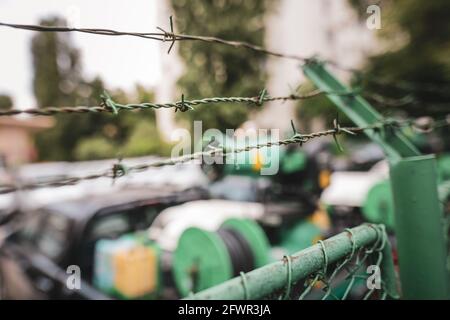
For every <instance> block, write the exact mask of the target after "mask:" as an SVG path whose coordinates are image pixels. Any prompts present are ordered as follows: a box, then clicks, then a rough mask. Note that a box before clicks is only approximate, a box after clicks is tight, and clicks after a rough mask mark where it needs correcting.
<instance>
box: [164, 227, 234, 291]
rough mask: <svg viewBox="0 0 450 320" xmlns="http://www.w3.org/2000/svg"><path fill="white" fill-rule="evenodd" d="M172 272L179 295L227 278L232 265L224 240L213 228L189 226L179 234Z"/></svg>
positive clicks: (198, 289) (231, 271)
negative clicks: (211, 230)
mask: <svg viewBox="0 0 450 320" xmlns="http://www.w3.org/2000/svg"><path fill="white" fill-rule="evenodd" d="M172 272H173V276H174V280H175V284H176V287H177V288H178V291H179V293H180V295H181V296H182V297H185V296H187V295H188V294H189V293H191V292H197V291H200V290H203V289H206V288H209V287H211V286H213V285H216V284H218V283H221V282H223V281H226V280H228V279H230V278H231V277H232V276H233V268H232V265H231V261H230V257H229V254H228V252H227V248H226V247H225V244H224V243H223V242H222V241H221V239H220V238H219V236H218V235H217V234H215V233H214V232H209V231H206V230H202V229H199V228H189V229H187V230H186V231H184V232H183V234H182V235H181V237H180V239H179V241H178V246H177V249H176V250H175V252H174V256H173V266H172Z"/></svg>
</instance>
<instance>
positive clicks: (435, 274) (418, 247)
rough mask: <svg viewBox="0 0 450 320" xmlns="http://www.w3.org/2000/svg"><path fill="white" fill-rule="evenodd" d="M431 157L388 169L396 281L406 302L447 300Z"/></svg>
mask: <svg viewBox="0 0 450 320" xmlns="http://www.w3.org/2000/svg"><path fill="white" fill-rule="evenodd" d="M436 181H437V169H436V159H435V157H434V156H432V155H429V156H421V157H411V158H406V159H402V160H401V161H400V162H398V163H396V164H395V165H393V166H392V167H391V183H392V192H393V197H394V205H395V223H396V236H397V243H398V256H399V265H400V271H401V272H400V279H401V283H402V291H403V295H404V297H405V298H406V299H448V298H450V296H449V292H450V291H449V285H450V283H449V275H448V271H447V269H446V262H447V248H446V241H445V235H444V232H443V221H444V217H443V212H442V208H441V206H440V202H439V198H438V188H437V183H436Z"/></svg>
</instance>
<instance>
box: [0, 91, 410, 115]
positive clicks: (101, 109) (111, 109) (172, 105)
mask: <svg viewBox="0 0 450 320" xmlns="http://www.w3.org/2000/svg"><path fill="white" fill-rule="evenodd" d="M356 94H358V92H357V91H349V92H325V91H322V90H318V89H316V90H312V91H310V92H307V93H304V94H298V93H293V94H290V95H287V96H274V97H272V96H270V95H268V94H267V92H266V91H265V90H262V91H261V92H260V94H259V95H258V96H254V97H208V98H202V99H195V100H185V99H184V95H182V99H181V100H180V101H176V102H167V103H154V102H144V103H129V104H121V103H118V102H115V101H114V100H113V99H112V98H111V96H110V95H108V94H107V93H106V92H105V93H104V94H103V95H102V96H101V100H102V102H101V104H100V105H99V106H61V107H56V106H55V107H41V108H30V109H8V110H0V117H1V116H15V115H19V114H28V115H33V116H53V115H55V114H61V113H64V114H74V113H75V114H85V113H105V112H106V113H114V114H117V113H119V112H120V111H140V110H148V109H155V110H157V109H174V110H175V112H176V111H181V112H186V111H191V110H194V107H195V106H199V105H208V104H217V103H230V104H248V105H255V106H262V105H263V104H264V103H266V102H277V101H280V102H286V101H299V100H306V99H311V98H314V97H318V96H321V95H339V96H354V95H356ZM365 96H367V97H369V98H370V97H372V94H367V95H365ZM373 97H374V99H377V101H378V102H380V103H381V102H382V103H383V104H384V105H388V106H399V105H402V104H404V103H406V102H407V101H408V99H407V97H406V98H405V99H391V98H386V99H384V98H383V97H382V96H380V95H376V96H373Z"/></svg>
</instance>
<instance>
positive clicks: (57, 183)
mask: <svg viewBox="0 0 450 320" xmlns="http://www.w3.org/2000/svg"><path fill="white" fill-rule="evenodd" d="M362 130H364V128H343V127H340V126H339V125H337V126H335V128H334V129H329V130H324V131H318V132H313V133H307V134H306V133H305V134H302V133H298V132H295V133H294V135H293V136H292V137H290V138H288V139H283V140H278V141H273V142H272V141H271V142H266V143H260V144H255V145H249V146H245V147H241V148H234V149H229V148H227V147H221V146H219V147H213V146H211V145H209V146H207V147H208V150H205V151H201V152H196V153H192V154H187V155H184V156H180V157H173V158H168V159H163V160H158V161H153V162H150V163H143V164H138V165H133V166H126V165H125V164H123V163H122V162H119V163H116V164H114V165H113V167H112V168H110V169H107V170H104V171H101V172H98V173H93V174H88V175H84V176H66V177H57V178H55V179H52V178H47V179H46V180H45V181H37V182H33V183H27V182H24V183H20V184H15V185H0V194H3V193H10V192H15V191H20V190H30V189H37V188H46V187H61V186H67V185H74V184H77V183H79V182H81V181H88V180H95V179H99V178H111V179H113V180H115V179H117V178H120V177H122V176H125V175H127V174H129V173H138V172H143V171H146V170H148V169H150V168H157V167H163V166H168V165H176V164H181V163H186V162H189V161H192V160H196V159H201V158H203V157H216V156H223V157H227V156H231V155H234V154H237V153H241V152H247V151H250V150H255V149H261V148H265V147H273V146H285V145H289V144H299V145H303V144H304V143H307V142H309V141H310V140H312V139H316V138H320V137H325V136H334V137H335V136H337V135H340V134H355V133H357V132H361V131H362Z"/></svg>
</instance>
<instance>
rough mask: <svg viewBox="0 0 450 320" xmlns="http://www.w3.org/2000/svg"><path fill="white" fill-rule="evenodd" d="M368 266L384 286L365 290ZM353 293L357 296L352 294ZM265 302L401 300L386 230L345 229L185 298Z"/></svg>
mask: <svg viewBox="0 0 450 320" xmlns="http://www.w3.org/2000/svg"><path fill="white" fill-rule="evenodd" d="M368 265H374V266H377V267H379V271H380V274H379V275H380V280H381V281H380V282H379V283H380V286H379V287H378V288H375V287H372V288H369V287H368V286H367V285H366V281H367V280H366V279H367V278H368V277H369V276H372V275H373V273H370V274H368V273H367V272H366V269H365V268H363V266H368ZM375 269H376V268H375ZM343 273H345V276H343ZM357 287H359V288H357ZM355 289H357V290H355ZM361 289H364V290H363V291H365V292H361V291H362V290H361ZM338 291H339V292H338ZM352 291H357V293H354V294H353V295H351V293H352ZM264 298H266V299H267V298H268V299H346V298H358V299H370V298H380V299H385V298H389V299H397V298H399V294H398V291H397V280H396V274H395V270H394V264H393V261H392V254H391V246H390V244H389V241H388V239H387V236H386V232H385V229H384V226H383V225H373V224H364V225H361V226H358V227H355V228H352V229H346V231H345V232H343V233H340V234H338V235H336V236H333V237H331V238H329V239H327V240H325V241H319V243H317V244H315V245H313V246H311V247H309V248H307V249H305V250H302V251H300V252H298V253H295V254H293V255H291V256H286V257H284V258H283V259H282V260H281V261H277V262H274V263H271V264H269V265H266V266H264V267H261V268H258V269H255V270H253V271H251V272H248V273H241V276H240V277H236V278H234V279H231V280H229V281H226V282H224V283H222V284H219V285H217V286H215V287H212V288H209V289H206V290H204V291H201V292H198V293H196V294H191V295H190V296H189V297H188V298H187V299H199V300H208V299H210V300H252V299H264Z"/></svg>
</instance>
